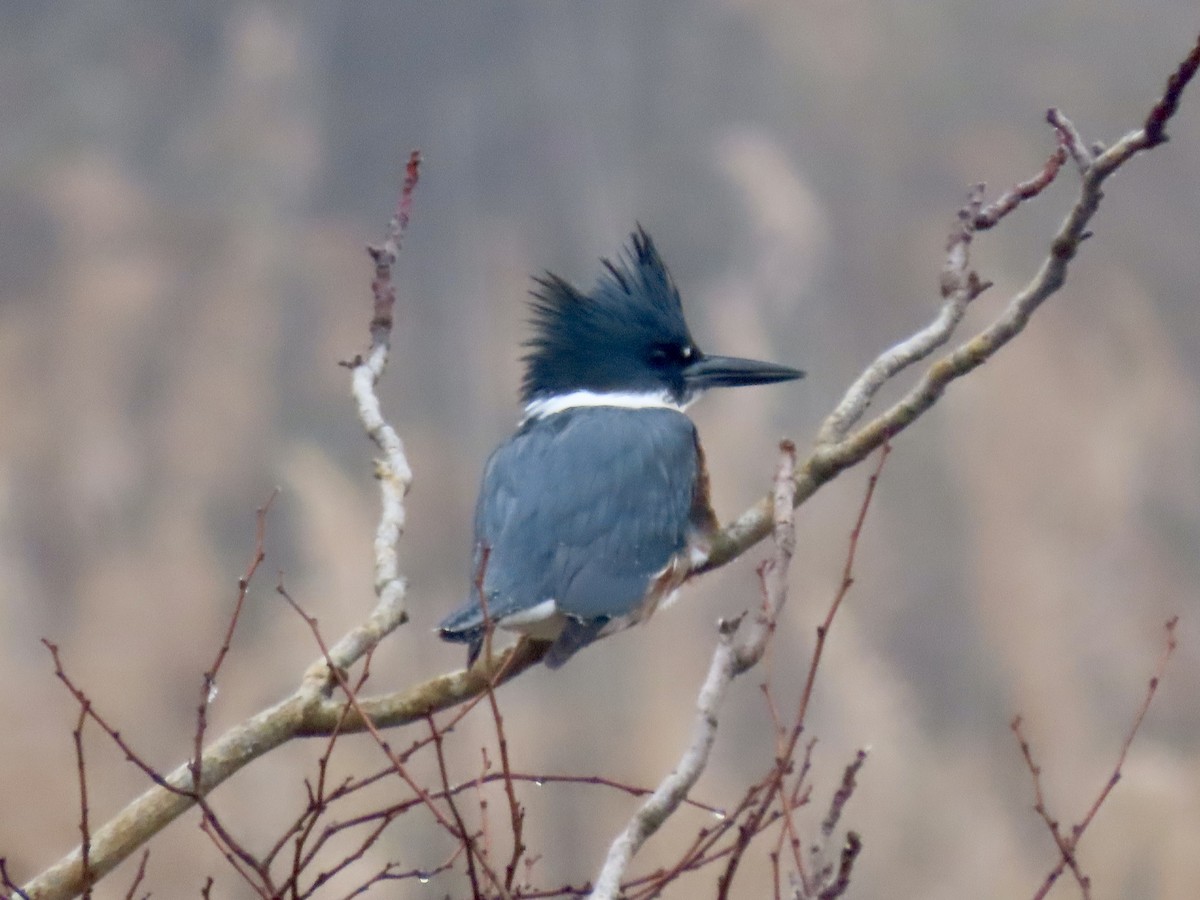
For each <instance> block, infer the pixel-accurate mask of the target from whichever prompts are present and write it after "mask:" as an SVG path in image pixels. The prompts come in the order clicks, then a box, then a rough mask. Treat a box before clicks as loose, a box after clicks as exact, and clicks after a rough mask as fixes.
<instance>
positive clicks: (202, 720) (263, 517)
mask: <svg viewBox="0 0 1200 900" xmlns="http://www.w3.org/2000/svg"><path fill="white" fill-rule="evenodd" d="M278 494H279V489H278V488H276V489H275V490H273V491H271V496H269V497H268V498H267V502H266V503H264V504H263V505H262V506H260V507H259V508H258V509H257V510H255V526H254V552H253V554H252V555H251V557H250V562H249V564H248V565H247V566H246V571H245V574H243V575H242V577H241V578H239V579H238V594H237V601H236V602H235V603H234V605H233V614H232V615H230V617H229V626H228V627H227V628H226V629H225V639H224V640H223V641H221V646H220V648H219V649H218V650H217V656H216V658H215V659H214V660H213V664H212V665H211V666H210V667H209V669H208V671H207V672H205V673H204V680H203V683H202V684H201V685H200V703H199V706H197V708H196V734H195V737H194V739H193V741H192V759H191V770H192V787H193V789H194V790H196V791H197V792H199V790H200V785H201V784H202V781H203V779H202V777H201V776H202V774H203V770H202V767H201V760H202V759H203V756H204V734H205V732H206V731H207V730H208V706H209V704H210V703H212V701H213V698H214V697H215V696H216V692H217V673H218V672H220V671H221V664H222V663H224V662H225V657H226V656H228V655H229V648H230V646H231V645H232V644H233V633H234V631H236V630H237V625H238V621H239V619H240V618H241V615H242V607H243V606H244V605H245V603H246V593H247V592H248V591H249V589H250V582H251V581H252V580H253V578H254V574H255V573H256V572H257V571H258V567H259V566H260V565H262V562H263V560H264V559H266V558H267V552H266V549H265V545H266V539H267V513H268V511H270V509H271V504H272V503H274V502H275V497H276V496H277V495H278Z"/></svg>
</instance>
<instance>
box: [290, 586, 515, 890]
mask: <svg viewBox="0 0 1200 900" xmlns="http://www.w3.org/2000/svg"><path fill="white" fill-rule="evenodd" d="M275 590H276V592H277V593H278V594H279V595H280V596H282V597H283V598H284V600H286V601H287V603H288V605H289V606H291V607H292V609H293V610H295V612H296V614H297V615H298V616H300V618H301V619H303V620H304V622H305V624H306V625H308V628H309V631H310V632H311V633H312V636H313V639H314V640H315V641H316V643H317V646H318V647H319V648H320V650H321V653H322V655H323V656H324V658H325V663H326V665H327V666H328V667H329V673H330V675H331V676H332V677H333V679H334V681H335V682H336V683H337V685H338V687H339V688H340V689H341V691H342V693H343V695H344V696H345V697H346V700H347V702H348V703H349V704H350V705H351V706H353V707H354V709H355V711H356V712H357V713H358V715H359V716H360V717H361V719H362V722H363V725H364V726H365V727H366V729H367V731H368V732H370V734H371V737H372V738H374V739H375V743H376V744H377V745H378V746H379V749H380V750H382V751H383V753H384V755H385V756H386V757H387V758H388V760H389V761H390V762H391V764H392V768H393V769H394V770H395V772H396V774H397V775H399V776H400V778H401V780H403V781H404V783H405V784H407V785H408V786H409V788H410V789H411V790H412V792H413V793H414V794H416V795H417V796H418V797H419V798H420V799H421V801H422V803H423V805H424V806H425V807H426V808H427V809H428V810H429V811H430V812H431V813H432V814H433V817H434V819H435V820H437V823H438V825H440V826H441V827H442V828H443V829H445V831H446V832H447V833H448V834H450V835H451V836H452V837H454V838H456V839H458V840H463V841H467V840H469V835H468V834H467V833H466V832H465V831H460V830H459V829H458V828H456V826H455V824H454V823H453V822H451V821H450V820H449V819H447V818H446V816H445V814H443V813H442V811H441V810H440V809H439V808H438V806H437V804H436V803H435V802H434V801H433V799H432V798H431V797H430V795H429V792H428V791H427V790H426V789H425V788H424V787H423V786H422V785H421V784H420V783H419V782H418V781H417V780H416V779H414V778H413V777H412V775H411V774H410V773H409V771H408V769H407V767H406V766H405V765H404V762H403V761H402V760H401V759H400V757H399V756H398V755H397V754H396V752H395V751H394V750H393V749H392V748H391V745H389V744H388V742H387V741H386V740H385V739H384V737H383V735H382V734H381V733H380V731H379V728H378V727H377V726H376V725H375V723H374V721H373V720H372V719H371V718H370V716H368V715H366V713H364V712H363V710H362V707H361V706H360V705H359V700H358V697H357V696H355V694H354V691H353V690H352V689H351V687H350V685H349V684H348V683H347V681H346V676H345V673H343V672H342V671H341V670H340V669H339V668H338V667H337V666H336V665H335V664H334V662H333V659H332V657H331V656H330V654H329V647H328V646H327V645H326V644H325V638H324V637H323V636H322V635H321V630H320V627H319V625H318V622H317V620H316V618H315V617H314V616H310V615H309V614H308V613H306V612H305V611H304V610H303V609H302V608H301V607H300V605H299V604H298V603H297V602H296V601H295V600H293V599H292V597H291V595H290V594H289V593H288V592H287V590H286V589H285V588H284V586H283V585H282V584H279V585H277V586H276V588H275ZM479 864H480V869H481V870H482V871H483V872H484V874H485V875H486V876H487V878H488V880H489V881H491V882H492V885H493V887H495V888H496V889H497V890H498V891H499V892H500V893H501V896H506V894H507V892H506V891H505V890H504V887H503V884H502V882H501V880H500V878H499V877H498V876H497V875H496V873H495V872H494V871H493V870H492V868H491V866H489V865H488V864H487V862H486V861H485V860H482V859H480V860H479Z"/></svg>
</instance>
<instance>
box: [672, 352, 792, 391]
mask: <svg viewBox="0 0 1200 900" xmlns="http://www.w3.org/2000/svg"><path fill="white" fill-rule="evenodd" d="M803 377H804V373H803V372H802V371H800V370H799V369H793V368H791V367H790V366H779V365H776V364H775V363H769V362H759V361H758V360H756V359H739V358H738V357H736V356H701V357H700V358H698V359H696V360H694V361H693V362H690V363H688V365H686V366H684V369H683V378H684V381H686V382H687V384H688V386H689V387H691V388H692V389H693V390H697V391H703V390H707V389H708V388H715V387H741V386H743V385H751V384H774V383H775V382H777V381H794V380H795V379H797V378H803Z"/></svg>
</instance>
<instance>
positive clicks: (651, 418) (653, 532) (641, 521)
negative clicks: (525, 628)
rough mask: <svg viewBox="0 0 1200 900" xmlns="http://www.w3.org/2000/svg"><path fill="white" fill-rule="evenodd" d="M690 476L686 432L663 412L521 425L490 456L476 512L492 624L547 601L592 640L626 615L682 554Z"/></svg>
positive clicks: (692, 450)
mask: <svg viewBox="0 0 1200 900" xmlns="http://www.w3.org/2000/svg"><path fill="white" fill-rule="evenodd" d="M696 477H697V451H696V435H695V427H694V426H693V425H692V422H691V420H690V419H688V418H687V416H685V415H683V414H682V413H678V412H675V411H673V410H665V409H664V410H627V409H615V408H607V407H601V408H589V409H581V410H567V411H565V412H562V413H559V414H557V415H553V416H549V417H547V418H546V419H542V420H536V421H533V422H531V423H528V424H527V425H526V426H525V427H524V428H522V429H521V431H519V432H518V433H517V434H516V435H514V436H513V437H512V438H511V439H510V440H508V441H507V442H506V443H504V444H503V445H501V446H500V447H499V448H498V449H497V450H496V452H495V453H493V454H492V457H491V459H489V461H488V464H487V468H486V469H485V472H484V478H483V488H482V490H481V492H480V497H479V503H478V505H477V507H476V515H475V542H476V565H477V566H478V564H479V557H480V554H481V552H482V550H483V548H485V547H486V548H487V562H486V570H485V575H484V590H485V593H486V594H487V597H488V611H489V614H490V616H491V617H492V619H493V620H500V619H503V618H504V617H506V616H509V615H511V614H512V613H514V612H516V611H519V610H525V609H529V608H531V607H534V606H536V605H537V604H539V603H541V602H542V601H544V600H551V599H552V600H554V601H555V604H556V607H557V609H558V611H559V612H561V613H564V614H565V615H566V616H567V617H568V620H569V621H574V623H575V625H574V627H575V628H576V630H578V628H579V626H585V625H592V626H595V627H596V629H597V633H598V629H599V628H602V627H603V625H604V624H606V623H607V622H609V621H611V620H612V619H615V618H620V617H622V616H627V615H629V614H630V613H632V612H633V611H635V610H636V609H637V608H638V607H639V605H640V604H641V602H642V600H643V599H644V598H645V595H646V590H647V587H648V586H649V584H650V581H651V579H652V578H653V577H654V576H655V575H657V574H658V573H659V572H661V571H662V570H663V568H664V567H665V566H666V565H667V563H668V562H669V561H670V559H671V557H672V556H673V555H674V554H675V553H676V552H678V551H679V550H681V549H683V548H684V547H685V546H686V544H687V538H688V530H689V526H688V517H689V512H690V510H691V508H692V499H693V498H692V492H693V490H694V486H695V483H696ZM475 599H476V604H477V601H478V597H477V596H476V598H475ZM580 636H582V635H580ZM580 636H577V637H580ZM595 636H596V635H595V634H592V635H590V636H586V639H584V640H583V641H582V643H579V646H582V645H583V644H584V643H587V642H589V641H590V640H592V639H594V637H595Z"/></svg>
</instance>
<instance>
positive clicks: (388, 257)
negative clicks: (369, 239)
mask: <svg viewBox="0 0 1200 900" xmlns="http://www.w3.org/2000/svg"><path fill="white" fill-rule="evenodd" d="M420 177H421V151H419V150H414V151H413V152H412V153H411V154H409V157H408V165H407V166H406V167H405V172H404V184H403V186H402V187H401V188H400V196H399V199H398V200H397V201H396V211H395V212H394V213H393V214H392V218H391V221H389V222H388V230H387V237H386V238H385V239H384V242H383V243H382V244H380V245H378V246H371V247H368V248H367V252H368V253H369V254H370V255H371V259H372V260H373V261H374V262H375V278H374V279H373V280H372V281H371V293H372V294H373V295H374V297H375V309H374V313H373V315H372V316H371V346H372V347H380V346H384V345H386V344H387V343H388V342H389V341H390V339H391V333H392V315H393V311H394V310H395V307H396V286H395V284H393V282H392V266H394V265H395V264H396V258H397V257H398V256H399V255H400V244H401V242H402V241H403V239H404V232H405V231H406V230H407V229H408V219H409V216H410V215H411V213H412V196H413V191H414V190H415V189H416V187H417V181H418V180H420Z"/></svg>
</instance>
